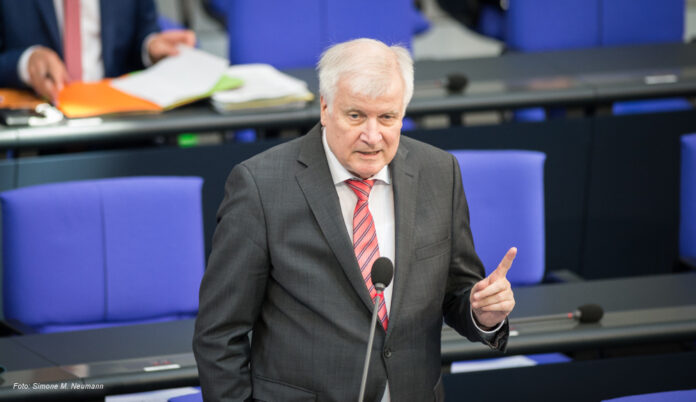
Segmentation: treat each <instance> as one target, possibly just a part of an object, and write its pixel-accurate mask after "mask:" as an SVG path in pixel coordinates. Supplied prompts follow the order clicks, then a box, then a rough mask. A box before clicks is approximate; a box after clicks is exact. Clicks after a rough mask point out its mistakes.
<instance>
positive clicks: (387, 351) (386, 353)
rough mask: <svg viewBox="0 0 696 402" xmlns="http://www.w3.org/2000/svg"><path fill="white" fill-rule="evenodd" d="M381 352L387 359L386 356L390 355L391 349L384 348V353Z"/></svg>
mask: <svg viewBox="0 0 696 402" xmlns="http://www.w3.org/2000/svg"><path fill="white" fill-rule="evenodd" d="M383 354H384V357H385V358H387V359H388V358H390V357H391V355H392V351H391V349H384V353H383Z"/></svg>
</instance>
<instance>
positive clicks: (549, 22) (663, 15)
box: [505, 0, 693, 121]
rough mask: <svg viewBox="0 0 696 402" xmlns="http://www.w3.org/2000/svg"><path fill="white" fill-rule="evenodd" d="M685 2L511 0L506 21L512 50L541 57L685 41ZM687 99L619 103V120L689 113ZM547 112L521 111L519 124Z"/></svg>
mask: <svg viewBox="0 0 696 402" xmlns="http://www.w3.org/2000/svg"><path fill="white" fill-rule="evenodd" d="M684 10H685V4H684V0H666V1H659V2H658V1H654V0H565V1H555V0H527V1H511V2H510V6H509V9H508V11H507V13H506V16H505V22H506V38H505V39H506V45H507V47H508V48H509V49H511V50H516V51H521V52H538V51H551V50H563V49H575V48H589V47H600V46H616V45H631V44H646V43H660V42H681V41H682V40H683V35H684ZM692 107H693V106H692V105H691V103H690V102H689V101H688V100H687V99H684V98H667V99H650V100H637V101H628V102H616V103H614V105H613V107H612V110H613V113H614V114H616V115H623V114H636V113H655V112H665V111H678V110H688V109H691V108H692ZM545 119H546V116H545V114H544V110H543V109H541V108H532V109H523V110H520V111H516V112H515V120H517V121H543V120H545Z"/></svg>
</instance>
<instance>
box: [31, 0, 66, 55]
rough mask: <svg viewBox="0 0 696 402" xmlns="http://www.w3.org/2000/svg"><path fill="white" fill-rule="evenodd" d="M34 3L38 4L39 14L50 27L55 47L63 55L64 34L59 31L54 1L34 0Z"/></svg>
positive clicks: (48, 27)
mask: <svg viewBox="0 0 696 402" xmlns="http://www.w3.org/2000/svg"><path fill="white" fill-rule="evenodd" d="M34 4H35V5H36V9H37V10H39V15H40V16H41V19H42V20H43V22H44V24H45V26H46V28H47V29H48V34H49V38H50V41H51V44H52V45H53V48H54V49H58V52H57V53H58V54H59V55H60V56H61V57H62V55H63V41H62V40H61V38H62V36H61V35H60V32H59V31H58V20H57V16H56V10H55V8H54V7H53V2H52V1H41V0H34Z"/></svg>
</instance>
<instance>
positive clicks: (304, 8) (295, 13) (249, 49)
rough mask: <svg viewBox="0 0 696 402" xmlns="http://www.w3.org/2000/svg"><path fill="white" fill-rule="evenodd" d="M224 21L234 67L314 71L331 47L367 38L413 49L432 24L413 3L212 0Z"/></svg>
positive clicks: (398, 0) (397, 0)
mask: <svg viewBox="0 0 696 402" xmlns="http://www.w3.org/2000/svg"><path fill="white" fill-rule="evenodd" d="M209 6H210V7H211V9H212V11H214V12H215V13H216V14H218V15H220V16H222V17H223V18H224V19H225V25H226V27H227V33H228V38H229V58H230V62H231V63H232V64H242V63H268V64H271V65H273V66H275V67H276V68H280V69H287V68H306V67H314V66H315V65H316V63H317V61H318V60H319V55H320V54H321V52H322V51H323V50H324V49H326V48H327V47H328V46H330V45H332V44H334V43H338V42H343V41H346V40H349V39H355V38H360V37H368V38H374V39H379V40H381V41H383V42H385V43H388V44H396V43H400V44H402V45H404V46H406V47H409V48H410V47H411V39H412V37H413V35H414V34H415V33H420V32H423V31H425V30H427V28H428V22H427V21H426V20H425V19H424V18H423V17H422V15H420V14H419V12H418V11H417V10H416V9H415V8H414V6H413V2H412V1H410V0H383V1H371V0H354V1H323V0H284V1H268V0H254V1H242V0H210V2H209Z"/></svg>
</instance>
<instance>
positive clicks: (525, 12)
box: [505, 0, 600, 52]
mask: <svg viewBox="0 0 696 402" xmlns="http://www.w3.org/2000/svg"><path fill="white" fill-rule="evenodd" d="M599 9H600V0H563V1H558V0H525V1H511V2H510V6H509V8H508V11H507V15H506V37H505V38H506V44H507V46H508V47H509V48H510V49H513V50H519V51H522V52H535V51H548V50H560V49H573V48H586V47H595V46H599V44H600V41H599V31H600V19H599Z"/></svg>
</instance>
